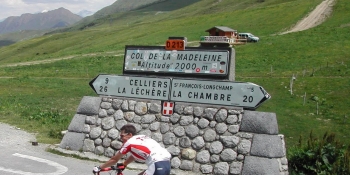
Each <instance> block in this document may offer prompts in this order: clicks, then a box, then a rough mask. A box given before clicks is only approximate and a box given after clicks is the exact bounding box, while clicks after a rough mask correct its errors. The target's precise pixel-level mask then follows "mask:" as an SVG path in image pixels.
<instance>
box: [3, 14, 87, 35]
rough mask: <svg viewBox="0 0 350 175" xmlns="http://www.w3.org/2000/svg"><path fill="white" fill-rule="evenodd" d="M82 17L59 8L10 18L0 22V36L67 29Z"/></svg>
mask: <svg viewBox="0 0 350 175" xmlns="http://www.w3.org/2000/svg"><path fill="white" fill-rule="evenodd" d="M81 19H82V17H80V16H79V15H76V14H73V13H72V12H70V11H69V10H67V9H64V8H59V9H56V10H52V11H49V12H46V13H39V14H28V13H27V14H23V15H21V16H12V17H8V18H6V19H5V20H4V21H3V22H0V34H4V33H11V32H17V31H21V30H46V29H54V28H61V27H67V26H69V25H71V24H74V23H76V22H78V21H79V20H81Z"/></svg>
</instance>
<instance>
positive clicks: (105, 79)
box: [90, 75, 170, 100]
mask: <svg viewBox="0 0 350 175" xmlns="http://www.w3.org/2000/svg"><path fill="white" fill-rule="evenodd" d="M90 86H91V87H92V88H93V89H94V90H95V92H96V93H97V94H98V95H110V96H120V97H133V98H146V99H155V100H169V89H170V79H163V78H149V77H129V76H118V75H99V76H97V77H96V78H95V79H93V80H92V81H91V82H90Z"/></svg>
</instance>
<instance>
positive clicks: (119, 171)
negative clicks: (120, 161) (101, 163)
mask: <svg viewBox="0 0 350 175" xmlns="http://www.w3.org/2000/svg"><path fill="white" fill-rule="evenodd" d="M123 170H124V168H123V169H121V168H119V167H117V166H111V167H108V168H102V169H101V171H100V172H98V173H95V175H100V173H101V172H107V171H115V174H116V175H123Z"/></svg>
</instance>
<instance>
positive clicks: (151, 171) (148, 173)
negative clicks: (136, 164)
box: [143, 163, 156, 175]
mask: <svg viewBox="0 0 350 175" xmlns="http://www.w3.org/2000/svg"><path fill="white" fill-rule="evenodd" d="M155 170H156V167H155V164H154V163H152V164H151V165H149V166H148V168H147V170H146V171H145V172H144V173H143V175H153V174H154V171H155Z"/></svg>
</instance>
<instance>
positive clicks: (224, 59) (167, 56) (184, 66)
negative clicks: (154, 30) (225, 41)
mask: <svg viewBox="0 0 350 175" xmlns="http://www.w3.org/2000/svg"><path fill="white" fill-rule="evenodd" d="M228 67H229V51H227V50H178V51H176V50H174V51H169V50H163V49H142V48H141V49H137V48H126V51H125V63H124V72H126V73H127V72H145V73H146V72H152V73H155V72H156V73H160V74H162V73H175V74H202V75H216V76H227V75H228V69H229V68H228Z"/></svg>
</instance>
